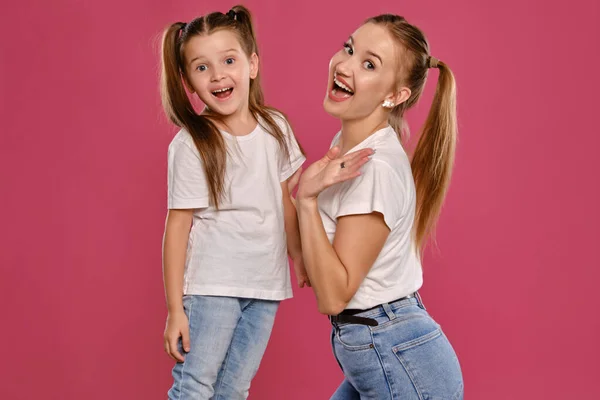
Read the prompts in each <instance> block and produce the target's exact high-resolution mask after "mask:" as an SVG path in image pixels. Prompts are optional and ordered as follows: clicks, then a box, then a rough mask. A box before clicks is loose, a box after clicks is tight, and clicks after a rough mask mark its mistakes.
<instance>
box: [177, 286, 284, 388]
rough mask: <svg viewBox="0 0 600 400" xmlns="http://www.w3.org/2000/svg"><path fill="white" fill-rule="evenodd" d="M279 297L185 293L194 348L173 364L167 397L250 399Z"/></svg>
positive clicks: (185, 304)
mask: <svg viewBox="0 0 600 400" xmlns="http://www.w3.org/2000/svg"><path fill="white" fill-rule="evenodd" d="M278 306H279V302H278V301H266V300H255V299H241V298H232V297H216V296H184V298H183V307H184V310H185V313H186V315H187V317H188V319H189V323H190V346H191V348H190V352H189V353H183V352H182V350H181V340H180V343H179V351H180V352H182V354H184V357H185V361H184V362H183V363H177V364H175V367H173V379H174V382H173V386H172V387H171V389H170V390H169V394H168V395H169V400H175V399H177V400H191V399H193V400H204V399H206V400H208V399H214V400H235V399H246V398H247V397H248V391H249V389H250V382H251V381H252V379H253V378H254V376H255V375H256V372H257V371H258V366H259V364H260V361H261V359H262V357H263V354H264V352H265V349H266V348H267V342H268V341H269V337H270V336H271V330H272V328H273V322H274V320H275V314H276V312H277V308H278Z"/></svg>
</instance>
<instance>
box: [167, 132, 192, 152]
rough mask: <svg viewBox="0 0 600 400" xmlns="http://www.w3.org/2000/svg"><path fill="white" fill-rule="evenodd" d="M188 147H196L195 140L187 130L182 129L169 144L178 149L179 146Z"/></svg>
mask: <svg viewBox="0 0 600 400" xmlns="http://www.w3.org/2000/svg"><path fill="white" fill-rule="evenodd" d="M182 145H184V146H188V147H190V146H191V147H194V140H193V139H192V135H190V133H189V132H188V131H187V130H186V129H185V128H181V129H180V130H179V132H177V134H175V136H173V139H172V140H171V143H170V144H169V147H178V146H182Z"/></svg>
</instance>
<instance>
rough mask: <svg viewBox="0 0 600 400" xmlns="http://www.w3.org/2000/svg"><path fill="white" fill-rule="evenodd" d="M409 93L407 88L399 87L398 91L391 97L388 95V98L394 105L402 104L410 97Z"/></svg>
mask: <svg viewBox="0 0 600 400" xmlns="http://www.w3.org/2000/svg"><path fill="white" fill-rule="evenodd" d="M411 93H412V92H411V91H410V89H409V88H407V87H401V88H399V89H398V91H397V92H396V93H395V94H394V95H393V96H392V97H390V100H391V101H392V102H393V103H394V104H395V105H398V104H402V103H404V102H405V101H406V100H408V99H409V98H410V95H411Z"/></svg>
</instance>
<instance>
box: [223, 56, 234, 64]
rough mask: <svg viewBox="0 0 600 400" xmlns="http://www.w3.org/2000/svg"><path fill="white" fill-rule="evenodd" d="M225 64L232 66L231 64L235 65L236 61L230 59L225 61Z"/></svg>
mask: <svg viewBox="0 0 600 400" xmlns="http://www.w3.org/2000/svg"><path fill="white" fill-rule="evenodd" d="M225 62H226V63H227V64H230V65H231V64H233V63H234V62H235V60H234V59H233V58H231V57H229V58H228V59H227V60H225Z"/></svg>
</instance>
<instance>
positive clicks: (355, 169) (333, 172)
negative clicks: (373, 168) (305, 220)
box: [296, 146, 374, 201]
mask: <svg viewBox="0 0 600 400" xmlns="http://www.w3.org/2000/svg"><path fill="white" fill-rule="evenodd" d="M339 152H340V149H339V147H337V146H335V147H332V148H331V149H330V150H329V151H328V152H327V154H326V155H325V157H323V158H322V159H320V160H319V161H316V162H314V163H313V164H311V166H310V167H308V168H307V169H306V170H305V171H304V173H302V176H301V177H300V186H299V188H298V194H297V195H296V198H297V200H298V201H303V200H314V199H316V198H317V196H318V195H319V193H321V192H322V191H323V190H325V189H327V188H328V187H329V186H332V185H335V184H336V183H340V182H344V181H347V180H349V179H353V178H356V177H357V176H359V175H360V167H362V166H363V165H364V164H365V163H367V162H368V161H369V160H370V156H371V155H372V154H373V153H374V151H373V150H372V149H363V150H358V151H355V152H353V153H350V154H346V155H345V156H343V157H340V158H336V157H337V156H338V155H339Z"/></svg>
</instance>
